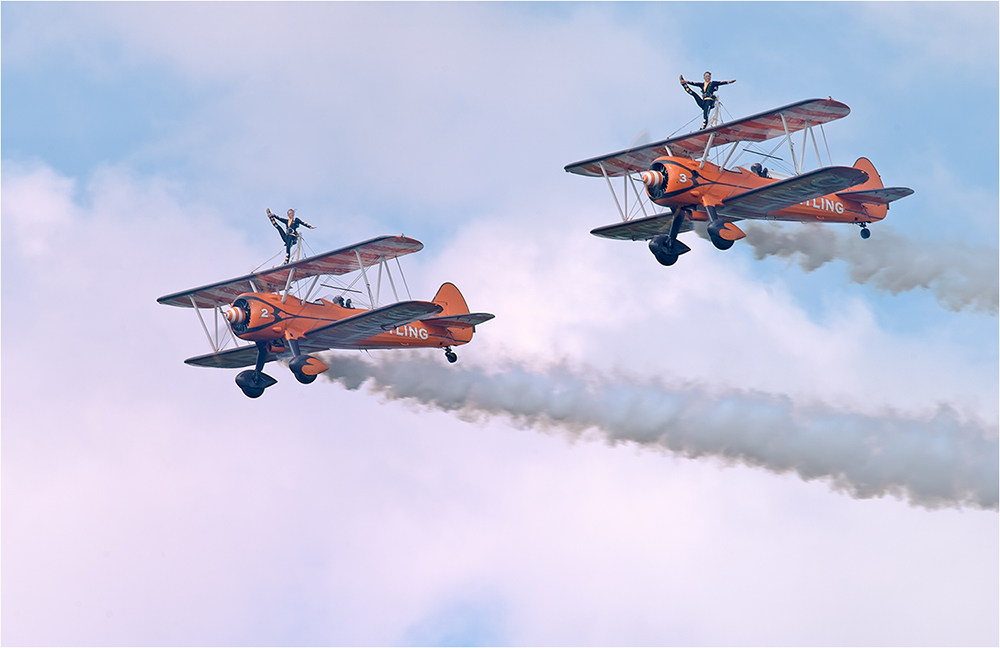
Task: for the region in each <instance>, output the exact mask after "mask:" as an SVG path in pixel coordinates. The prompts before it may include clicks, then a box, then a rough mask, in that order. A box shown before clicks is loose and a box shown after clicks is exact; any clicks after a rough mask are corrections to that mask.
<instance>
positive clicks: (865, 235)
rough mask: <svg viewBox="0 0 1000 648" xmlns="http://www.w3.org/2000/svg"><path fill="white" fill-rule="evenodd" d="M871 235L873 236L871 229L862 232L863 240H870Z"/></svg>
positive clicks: (865, 228)
mask: <svg viewBox="0 0 1000 648" xmlns="http://www.w3.org/2000/svg"><path fill="white" fill-rule="evenodd" d="M871 235H872V231H871V230H870V229H868V228H867V227H864V228H863V229H862V230H861V238H863V239H868V238H869V237H871Z"/></svg>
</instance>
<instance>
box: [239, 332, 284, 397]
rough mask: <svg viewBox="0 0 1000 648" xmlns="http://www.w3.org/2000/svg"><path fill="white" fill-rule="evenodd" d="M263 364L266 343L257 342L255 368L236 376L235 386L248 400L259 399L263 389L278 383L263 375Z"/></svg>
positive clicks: (265, 357) (265, 360) (265, 358)
mask: <svg viewBox="0 0 1000 648" xmlns="http://www.w3.org/2000/svg"><path fill="white" fill-rule="evenodd" d="M265 362H267V342H257V364H256V366H255V367H254V368H253V369H247V370H246V371H241V372H240V373H238V374H237V375H236V384H237V385H239V386H240V389H242V390H243V393H244V394H246V395H247V396H248V397H249V398H260V396H261V394H263V393H264V390H265V389H267V388H268V387H270V386H271V385H273V384H275V383H276V382H278V381H277V380H275V379H274V378H272V377H271V376H268V375H267V374H266V373H264V371H263V369H264V363H265Z"/></svg>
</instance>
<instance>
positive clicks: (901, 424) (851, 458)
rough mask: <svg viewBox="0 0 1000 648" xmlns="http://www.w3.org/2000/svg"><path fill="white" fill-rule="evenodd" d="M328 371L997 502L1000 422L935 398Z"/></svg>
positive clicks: (393, 390) (734, 458)
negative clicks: (875, 401)
mask: <svg viewBox="0 0 1000 648" xmlns="http://www.w3.org/2000/svg"><path fill="white" fill-rule="evenodd" d="M328 364H329V365H330V370H329V371H328V372H327V373H326V374H324V375H326V376H327V377H328V378H329V379H330V380H333V381H335V382H338V383H340V384H342V385H344V386H345V387H347V388H348V389H358V388H359V387H361V386H362V385H363V384H365V383H366V382H367V383H368V386H369V389H371V390H373V391H375V392H379V393H381V394H383V395H384V396H385V397H386V398H389V399H407V400H410V401H411V402H415V403H419V404H422V405H424V406H428V407H432V408H436V409H440V410H444V411H449V412H455V413H456V414H458V415H459V416H460V417H462V418H464V419H472V420H474V419H476V418H479V417H483V416H487V417H489V416H505V417H508V418H509V419H510V420H512V421H513V422H514V423H515V424H517V425H521V426H525V427H542V428H546V427H558V428H562V429H564V430H566V431H568V432H571V433H581V432H583V431H584V430H587V429H596V430H598V431H600V432H601V433H602V434H603V435H604V436H605V437H606V438H607V440H608V441H609V442H610V443H619V442H629V441H630V442H634V443H637V444H640V445H644V446H649V447H655V448H660V449H665V450H669V451H671V452H674V453H677V454H679V455H682V456H685V457H690V458H694V457H716V458H719V459H722V460H723V461H726V462H736V463H743V464H746V465H749V466H757V467H761V468H766V469H768V470H771V471H773V472H776V473H785V472H790V471H794V472H796V473H797V474H798V475H799V476H800V477H802V478H803V479H806V480H810V479H825V480H828V481H829V482H830V483H831V484H832V486H833V487H834V488H836V489H838V490H842V491H845V492H847V493H849V494H850V495H852V496H853V497H858V498H869V497H879V496H883V495H887V494H889V495H894V496H896V497H900V498H904V499H908V500H909V501H910V502H911V503H912V504H915V505H920V506H925V507H929V508H936V507H945V506H964V505H968V506H974V507H980V508H988V509H997V504H998V496H1000V492H998V491H1000V488H998V477H1000V462H998V439H997V428H996V426H988V425H984V424H982V423H979V422H975V421H964V420H962V419H961V418H960V417H959V416H958V415H957V414H956V413H955V412H954V411H953V410H951V409H949V408H947V407H941V408H940V409H939V410H938V411H937V412H936V414H935V415H934V416H932V417H929V418H925V419H918V418H906V417H901V416H895V415H893V414H892V413H889V414H887V415H886V416H882V417H874V416H864V415H860V414H851V413H845V412H840V411H836V410H834V409H832V408H830V407H828V406H823V405H812V406H803V405H798V404H796V403H793V402H792V401H791V400H790V399H788V398H785V397H781V396H773V395H767V394H761V393H747V392H732V393H729V394H725V395H716V394H712V393H710V392H709V391H708V390H706V389H703V388H698V387H690V386H689V387H681V388H674V389H668V388H666V387H665V386H663V385H661V384H657V383H654V382H645V383H637V382H634V381H628V380H605V379H602V378H600V377H598V376H594V375H588V378H589V379H588V380H585V379H583V378H581V377H579V376H578V375H574V373H573V372H572V371H570V370H569V369H567V368H565V367H562V368H557V369H554V370H552V371H549V372H547V373H546V374H539V373H532V372H529V371H527V370H525V369H523V368H519V367H513V368H510V369H507V370H505V371H502V372H497V373H488V372H486V371H483V370H481V369H477V368H468V367H462V368H459V367H454V366H445V365H443V364H442V363H441V362H438V361H437V358H433V359H431V358H426V357H410V358H408V359H391V360H386V359H382V360H375V361H366V360H362V359H358V358H351V357H345V356H341V355H337V356H331V357H330V358H329V359H328Z"/></svg>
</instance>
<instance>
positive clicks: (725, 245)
mask: <svg viewBox="0 0 1000 648" xmlns="http://www.w3.org/2000/svg"><path fill="white" fill-rule="evenodd" d="M711 238H712V245H714V246H715V247H716V249H718V250H728V249H729V248H731V247H733V245H734V244H735V243H736V241H727V240H726V239H724V238H722V237H721V236H714V235H713V236H712V237H711Z"/></svg>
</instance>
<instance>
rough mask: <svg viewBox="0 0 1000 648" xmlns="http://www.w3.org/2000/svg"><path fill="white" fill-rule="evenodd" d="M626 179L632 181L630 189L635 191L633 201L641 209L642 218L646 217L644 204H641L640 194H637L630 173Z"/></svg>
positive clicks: (637, 191)
mask: <svg viewBox="0 0 1000 648" xmlns="http://www.w3.org/2000/svg"><path fill="white" fill-rule="evenodd" d="M628 181H629V182H631V183H632V191H633V192H634V193H635V201H636V202H637V203H639V209H641V210H642V216H643V218H646V217H647V216H649V214H647V213H646V206H645V205H643V204H642V196H640V195H639V190H638V189H636V188H635V179H634V178H633V177H632V174H631V173H629V174H628Z"/></svg>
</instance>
